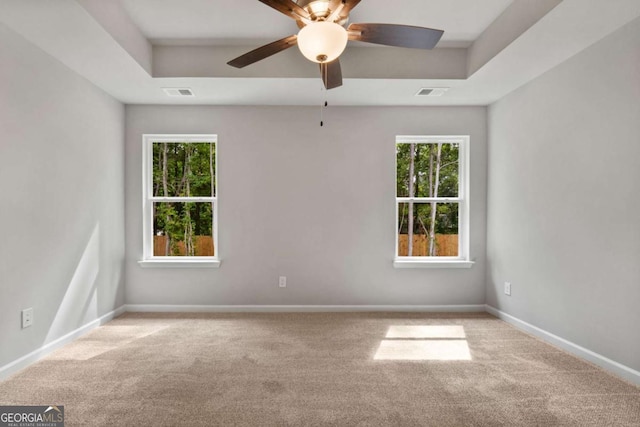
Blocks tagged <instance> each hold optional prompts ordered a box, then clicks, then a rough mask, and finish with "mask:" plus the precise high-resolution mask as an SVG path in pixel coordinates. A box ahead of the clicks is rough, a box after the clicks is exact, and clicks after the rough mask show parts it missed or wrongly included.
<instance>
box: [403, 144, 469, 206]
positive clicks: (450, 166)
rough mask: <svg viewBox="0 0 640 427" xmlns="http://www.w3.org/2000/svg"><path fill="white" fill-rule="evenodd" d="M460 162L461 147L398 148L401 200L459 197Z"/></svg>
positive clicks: (412, 146) (425, 146)
mask: <svg viewBox="0 0 640 427" xmlns="http://www.w3.org/2000/svg"><path fill="white" fill-rule="evenodd" d="M459 158H460V146H459V144H451V143H442V144H437V143H415V144H406V143H402V144H396V161H397V163H396V165H397V166H396V168H397V170H396V187H397V188H396V194H397V197H458V175H459ZM412 166H413V167H412ZM412 169H413V173H412V174H411V173H410V172H411V170H412ZM410 175H411V178H412V179H411V181H412V182H413V194H410V193H411V191H410V190H411V188H410V185H409V184H410V180H409V177H410Z"/></svg>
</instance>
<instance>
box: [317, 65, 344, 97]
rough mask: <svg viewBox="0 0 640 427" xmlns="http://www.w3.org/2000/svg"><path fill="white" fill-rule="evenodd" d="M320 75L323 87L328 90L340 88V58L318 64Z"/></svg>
mask: <svg viewBox="0 0 640 427" xmlns="http://www.w3.org/2000/svg"><path fill="white" fill-rule="evenodd" d="M320 75H321V76H322V83H324V87H325V88H326V89H327V90H329V89H333V88H336V87H339V86H342V67H340V58H338V59H334V60H333V61H331V62H324V63H321V64H320Z"/></svg>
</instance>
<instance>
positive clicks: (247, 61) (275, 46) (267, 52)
mask: <svg viewBox="0 0 640 427" xmlns="http://www.w3.org/2000/svg"><path fill="white" fill-rule="evenodd" d="M297 43H298V36H297V35H295V34H294V35H292V36H289V37H285V38H283V39H280V40H276V41H274V42H272V43H269V44H266V45H264V46H261V47H259V48H257V49H254V50H252V51H251V52H247V53H245V54H244V55H242V56H239V57H237V58H236V59H232V60H231V61H229V62H227V64H229V65H231V66H232V67H236V68H243V67H246V66H247V65H251V64H253V63H254V62H258V61H260V60H262V59H265V58H268V57H269V56H271V55H275V54H276V53H278V52H282V51H283V50H285V49H289V48H290V47H291V46H294V45H295V44H297Z"/></svg>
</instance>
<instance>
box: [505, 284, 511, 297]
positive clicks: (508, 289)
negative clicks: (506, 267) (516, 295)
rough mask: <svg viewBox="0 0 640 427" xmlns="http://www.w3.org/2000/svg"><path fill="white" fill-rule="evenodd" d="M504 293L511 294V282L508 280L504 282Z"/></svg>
mask: <svg viewBox="0 0 640 427" xmlns="http://www.w3.org/2000/svg"><path fill="white" fill-rule="evenodd" d="M504 293H505V294H506V295H509V296H511V283H510V282H504Z"/></svg>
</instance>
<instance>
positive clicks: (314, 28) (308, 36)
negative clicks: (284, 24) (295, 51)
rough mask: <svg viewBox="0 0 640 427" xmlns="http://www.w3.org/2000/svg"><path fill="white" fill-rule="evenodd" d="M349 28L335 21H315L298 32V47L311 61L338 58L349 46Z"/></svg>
mask: <svg viewBox="0 0 640 427" xmlns="http://www.w3.org/2000/svg"><path fill="white" fill-rule="evenodd" d="M348 39H349V37H348V34H347V30H345V29H344V28H343V27H342V26H340V25H338V24H335V23H333V22H324V21H321V22H313V23H311V24H309V25H307V26H306V27H304V28H303V29H301V30H300V32H299V33H298V48H299V49H300V52H301V53H302V54H303V55H304V57H305V58H307V59H308V60H309V61H313V62H317V63H324V62H331V61H333V60H335V59H336V58H338V57H339V56H340V54H342V52H344V49H345V48H346V47H347V41H348Z"/></svg>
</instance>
